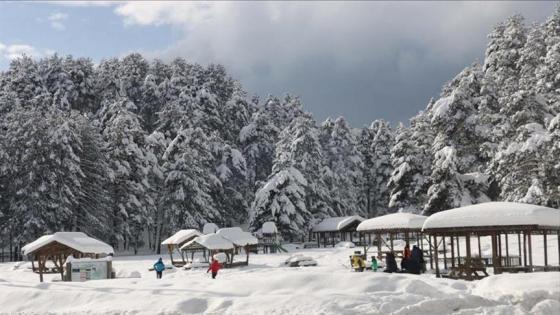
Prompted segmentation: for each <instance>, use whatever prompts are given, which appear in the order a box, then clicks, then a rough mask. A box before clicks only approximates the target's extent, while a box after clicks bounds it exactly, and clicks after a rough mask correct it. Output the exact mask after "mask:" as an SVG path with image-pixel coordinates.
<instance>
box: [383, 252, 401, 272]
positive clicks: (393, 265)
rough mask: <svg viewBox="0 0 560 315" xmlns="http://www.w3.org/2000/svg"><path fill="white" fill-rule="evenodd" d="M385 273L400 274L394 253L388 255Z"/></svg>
mask: <svg viewBox="0 0 560 315" xmlns="http://www.w3.org/2000/svg"><path fill="white" fill-rule="evenodd" d="M384 272H388V273H393V272H399V267H397V261H396V260H395V255H394V254H393V253H387V255H386V256H385V270H384Z"/></svg>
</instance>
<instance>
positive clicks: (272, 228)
mask: <svg viewBox="0 0 560 315" xmlns="http://www.w3.org/2000/svg"><path fill="white" fill-rule="evenodd" d="M261 232H262V233H263V234H276V233H278V228H276V223H274V222H272V221H268V222H265V223H263V225H262V228H261Z"/></svg>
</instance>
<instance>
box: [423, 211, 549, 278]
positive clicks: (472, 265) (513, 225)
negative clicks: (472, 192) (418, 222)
mask: <svg viewBox="0 0 560 315" xmlns="http://www.w3.org/2000/svg"><path fill="white" fill-rule="evenodd" d="M422 231H423V232H424V233H425V234H427V235H428V236H429V238H430V240H431V244H432V246H433V247H434V248H440V244H442V243H443V244H449V245H451V248H450V250H449V249H448V246H443V252H441V251H439V250H435V251H433V256H434V257H433V260H434V261H435V262H436V263H435V269H436V275H437V276H438V277H440V276H448V277H451V278H461V279H466V280H474V279H480V278H482V277H484V276H485V275H487V273H486V270H485V269H486V267H491V268H492V269H493V271H494V274H500V273H502V272H534V271H560V263H559V262H560V210H558V209H552V208H548V207H544V206H538V205H531V204H523V203H514V202H487V203H481V204H476V205H470V206H466V207H461V208H456V209H451V210H447V211H442V212H438V213H436V214H433V215H432V216H430V217H429V218H428V219H427V220H426V221H425V223H424V226H423V229H422ZM551 236H553V237H554V238H556V241H555V242H554V243H552V244H551V242H549V237H551ZM535 238H542V240H543V244H544V246H543V248H542V249H540V250H539V251H537V250H536V248H534V244H533V240H534V239H535ZM551 238H552V237H551ZM484 241H487V242H488V243H489V244H491V255H485V253H483V251H482V246H481V242H484ZM461 245H463V246H461ZM551 255H558V260H556V259H555V260H556V262H557V263H555V264H551V260H550V258H551ZM442 256H443V261H442V262H440V261H441V260H442V259H441V258H442ZM449 256H451V257H450V258H451V259H448V258H449ZM535 258H539V259H538V262H537V259H535ZM442 265H443V269H444V270H445V271H449V272H445V273H442V270H441V267H442ZM480 272H482V274H481V273H480Z"/></svg>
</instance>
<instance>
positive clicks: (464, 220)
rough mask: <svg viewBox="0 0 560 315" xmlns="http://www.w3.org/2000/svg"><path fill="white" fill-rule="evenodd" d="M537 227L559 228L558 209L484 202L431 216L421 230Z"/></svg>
mask: <svg viewBox="0 0 560 315" xmlns="http://www.w3.org/2000/svg"><path fill="white" fill-rule="evenodd" d="M516 226H538V227H546V228H554V229H560V210H558V209H553V208H548V207H544V206H538V205H531V204H526V203H516V202H486V203H480V204H476V205H470V206H465V207H460V208H456V209H451V210H446V211H442V212H438V213H435V214H433V215H431V216H430V217H429V218H428V219H427V220H426V221H425V222H424V226H423V230H432V229H438V230H441V229H454V230H459V229H464V230H468V229H481V228H500V227H502V228H503V227H516Z"/></svg>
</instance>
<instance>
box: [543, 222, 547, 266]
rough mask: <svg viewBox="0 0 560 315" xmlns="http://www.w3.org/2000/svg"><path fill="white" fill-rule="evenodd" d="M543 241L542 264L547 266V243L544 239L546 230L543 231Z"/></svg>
mask: <svg viewBox="0 0 560 315" xmlns="http://www.w3.org/2000/svg"><path fill="white" fill-rule="evenodd" d="M543 241H544V266H545V267H546V266H548V244H547V241H546V230H545V231H543Z"/></svg>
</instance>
